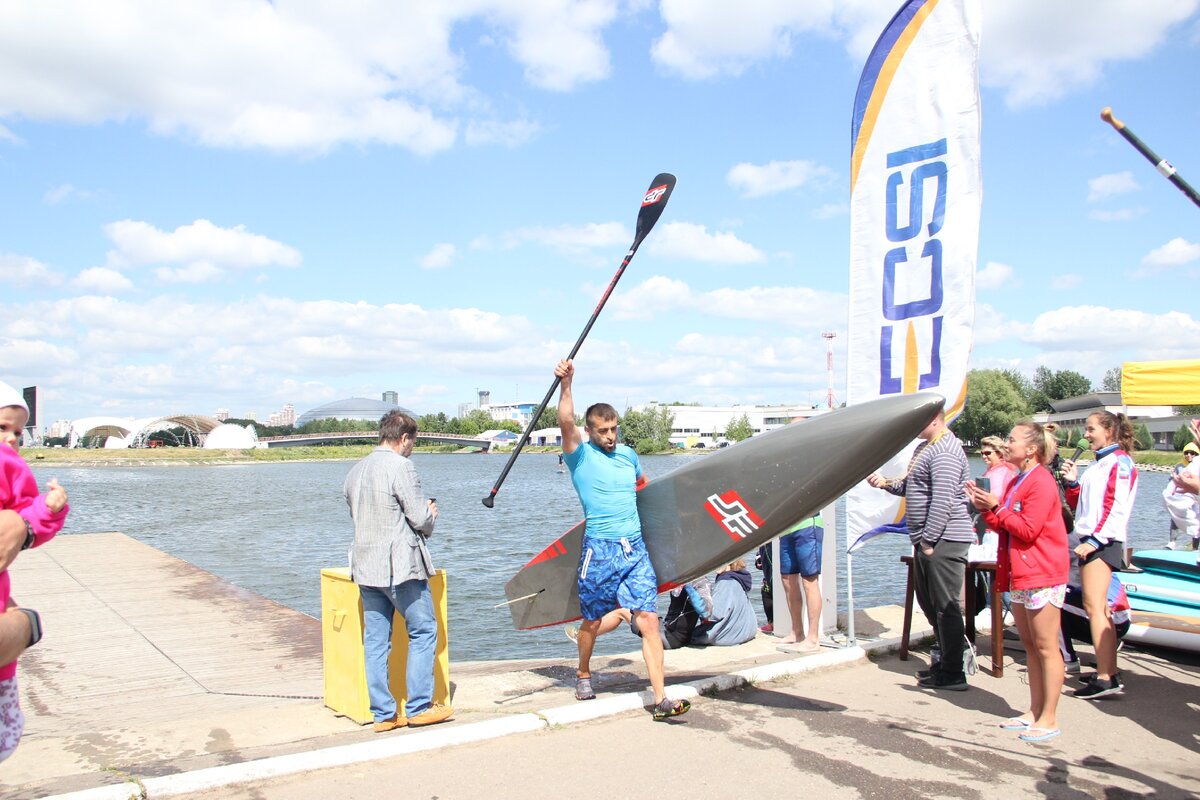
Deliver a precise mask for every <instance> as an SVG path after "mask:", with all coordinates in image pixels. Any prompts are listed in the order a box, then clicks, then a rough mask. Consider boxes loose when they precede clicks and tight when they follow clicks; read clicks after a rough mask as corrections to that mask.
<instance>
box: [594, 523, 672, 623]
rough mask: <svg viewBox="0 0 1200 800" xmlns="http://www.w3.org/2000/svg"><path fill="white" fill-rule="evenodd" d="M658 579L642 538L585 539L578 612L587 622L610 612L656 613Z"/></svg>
mask: <svg viewBox="0 0 1200 800" xmlns="http://www.w3.org/2000/svg"><path fill="white" fill-rule="evenodd" d="M657 597H658V579H657V578H656V577H655V576H654V567H653V566H651V564H650V554H649V553H647V552H646V545H645V544H644V543H643V542H642V537H640V536H638V537H637V538H635V539H592V538H590V537H588V536H584V537H583V552H582V553H581V554H580V556H579V610H580V611H581V612H582V613H583V618H584V619H589V620H591V619H600V618H601V617H603V616H604V615H605V614H607V613H608V612H609V611H612V610H614V609H617V608H627V609H629V610H630V611H657V610H658V606H657V603H656V599H657Z"/></svg>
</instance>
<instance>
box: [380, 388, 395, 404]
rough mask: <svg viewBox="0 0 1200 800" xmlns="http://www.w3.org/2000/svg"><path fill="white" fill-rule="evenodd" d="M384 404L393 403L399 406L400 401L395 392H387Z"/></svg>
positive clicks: (384, 396) (384, 394)
mask: <svg viewBox="0 0 1200 800" xmlns="http://www.w3.org/2000/svg"><path fill="white" fill-rule="evenodd" d="M383 402H385V403H391V404H392V405H397V403H398V402H399V400H398V398H397V396H396V393H395V392H392V391H387V392H384V393H383Z"/></svg>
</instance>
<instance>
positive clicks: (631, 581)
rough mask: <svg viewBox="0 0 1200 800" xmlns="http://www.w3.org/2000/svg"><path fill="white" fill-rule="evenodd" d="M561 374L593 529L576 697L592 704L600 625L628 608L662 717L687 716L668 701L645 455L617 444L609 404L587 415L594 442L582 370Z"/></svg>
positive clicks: (572, 452) (584, 568)
mask: <svg viewBox="0 0 1200 800" xmlns="http://www.w3.org/2000/svg"><path fill="white" fill-rule="evenodd" d="M554 375H555V377H557V378H558V379H559V381H560V386H559V395H558V427H559V429H560V431H561V433H562V451H563V457H564V461H565V462H566V465H567V469H569V470H570V471H571V482H572V483H573V484H574V485H575V491H576V493H577V494H578V495H579V502H580V503H582V504H583V514H584V518H585V520H586V521H587V528H586V530H585V532H584V536H583V549H582V551H581V553H580V558H579V607H580V611H581V612H582V614H583V623H582V624H581V625H580V626H579V635H578V639H577V640H576V641H577V644H578V646H579V668H578V670H577V671H576V673H575V699H576V700H591V699H593V698H595V696H596V693H595V692H594V691H593V690H592V674H591V664H590V662H591V657H592V648H593V647H594V646H595V644H596V636H597V634H598V632H599V629H600V620H601V618H602V617H603V616H604V615H605V614H607V613H608V612H609V611H613V610H614V609H617V608H627V609H629V611H630V613H631V614H632V615H633V619H634V623H635V624H636V625H637V627H638V630H639V631H641V633H642V657H643V658H645V660H646V672H647V673H648V674H649V677H650V686H651V687H652V688H653V690H654V719H656V720H662V719H667V718H668V717H674V716H678V715H680V714H684V713H686V712H687V711H688V709H690V708H691V704H690V703H688V701H687V700H679V701H672V700H670V699H668V698H667V694H666V689H665V687H664V681H663V646H662V640H661V639H660V638H659V636H658V610H657V604H656V598H657V597H658V579H657V578H656V577H655V575H654V567H653V566H652V565H651V564H650V556H649V554H648V553H647V552H646V546H645V543H643V541H642V524H641V520H640V519H639V518H638V510H637V486H638V485H639V484H640V483H642V482H644V481H645V479H646V478H645V472H644V471H643V470H642V465H641V462H640V461H639V460H638V457H637V453H635V452H634V451H633V449H632V448H631V447H629V446H627V445H624V444H618V443H617V426H618V424H619V420H618V419H617V412H616V409H614V408H613V407H612V406H610V405H608V404H607V403H596V404H595V405H592V406H590V407H589V408H588V410H587V413H586V415H585V416H584V425H585V430H586V431H587V434H588V440H587V441H583V437H582V436H580V434H579V428H577V427H576V426H575V401H574V399H573V397H572V394H571V384H572V381H573V379H574V377H575V365H574V363H573V362H572V361H571V360H570V359H564V360H562V361H559V362H558V365H557V366H556V367H555V368H554Z"/></svg>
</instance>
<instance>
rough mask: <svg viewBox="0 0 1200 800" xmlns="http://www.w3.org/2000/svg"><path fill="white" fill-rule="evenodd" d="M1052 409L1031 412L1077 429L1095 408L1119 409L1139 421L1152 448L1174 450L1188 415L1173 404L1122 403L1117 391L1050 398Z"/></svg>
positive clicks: (1036, 417)
mask: <svg viewBox="0 0 1200 800" xmlns="http://www.w3.org/2000/svg"><path fill="white" fill-rule="evenodd" d="M1050 405H1051V407H1052V408H1053V409H1054V410H1053V411H1049V412H1046V411H1043V412H1039V413H1037V414H1034V415H1033V421H1034V422H1041V423H1045V422H1053V423H1056V424H1057V425H1058V426H1059V427H1061V428H1074V429H1075V430H1077V431H1079V432H1080V433H1082V432H1083V426H1084V425H1085V424H1086V423H1087V418H1088V417H1090V416H1091V415H1092V414H1094V413H1095V412H1097V411H1111V412H1112V413H1114V414H1115V413H1117V412H1121V413H1122V414H1124V415H1125V416H1127V417H1129V421H1130V422H1132V423H1133V424H1134V425H1137V424H1143V425H1145V426H1146V430H1148V431H1149V432H1150V437H1151V438H1152V439H1153V440H1154V449H1155V450H1174V449H1175V431H1177V430H1179V428H1180V426H1182V425H1187V424H1188V422H1189V417H1187V416H1186V415H1183V416H1181V415H1178V414H1176V413H1175V407H1174V406H1126V405H1123V404H1122V403H1121V393H1120V392H1088V393H1087V394H1081V395H1076V396H1075V397H1066V398H1063V399H1062V400H1051V401H1050Z"/></svg>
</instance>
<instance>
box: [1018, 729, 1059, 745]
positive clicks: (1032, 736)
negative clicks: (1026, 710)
mask: <svg viewBox="0 0 1200 800" xmlns="http://www.w3.org/2000/svg"><path fill="white" fill-rule="evenodd" d="M1060 734H1062V729H1061V728H1029V729H1027V730H1026V731H1025V732H1024V733H1022V734H1020V735H1018V736H1017V738H1018V739H1020V740H1021V741H1022V742H1044V741H1046V740H1047V739H1053V738H1054V737H1055V736H1058V735H1060Z"/></svg>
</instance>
